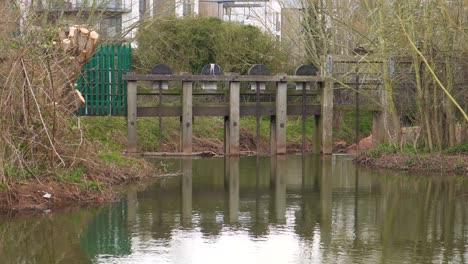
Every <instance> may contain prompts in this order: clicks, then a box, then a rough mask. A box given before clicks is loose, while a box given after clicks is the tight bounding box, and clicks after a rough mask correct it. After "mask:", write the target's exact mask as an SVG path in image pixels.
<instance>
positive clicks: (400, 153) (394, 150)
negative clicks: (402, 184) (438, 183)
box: [356, 144, 468, 175]
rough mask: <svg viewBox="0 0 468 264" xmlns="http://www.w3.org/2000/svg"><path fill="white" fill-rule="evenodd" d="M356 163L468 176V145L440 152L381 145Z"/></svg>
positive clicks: (361, 156) (363, 154)
mask: <svg viewBox="0 0 468 264" xmlns="http://www.w3.org/2000/svg"><path fill="white" fill-rule="evenodd" d="M356 162H357V163H358V164H360V165H363V166H369V167H376V168H386V169H398V170H410V171H419V172H431V173H441V174H442V175H444V174H447V173H450V174H457V175H468V144H462V145H457V146H455V147H452V148H448V149H445V150H443V151H438V152H429V151H428V150H417V149H414V148H413V147H412V146H403V147H396V146H393V145H381V146H379V147H378V148H376V149H374V150H372V151H370V152H368V153H362V154H361V155H360V156H359V157H357V158H356Z"/></svg>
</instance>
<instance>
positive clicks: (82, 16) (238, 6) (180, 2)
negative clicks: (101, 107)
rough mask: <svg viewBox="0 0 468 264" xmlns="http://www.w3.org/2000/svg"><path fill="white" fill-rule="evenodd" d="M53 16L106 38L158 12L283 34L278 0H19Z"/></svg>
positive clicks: (123, 34)
mask: <svg viewBox="0 0 468 264" xmlns="http://www.w3.org/2000/svg"><path fill="white" fill-rule="evenodd" d="M18 1H19V2H21V3H22V4H23V5H24V6H33V8H34V11H35V12H37V13H40V14H44V13H47V14H48V16H47V17H48V18H49V19H57V18H61V20H62V21H65V22H67V21H70V23H75V24H76V23H86V24H94V28H95V29H97V30H98V31H99V32H100V34H101V36H102V37H103V38H107V39H115V40H119V39H120V40H121V39H123V38H126V39H132V38H133V37H134V36H135V34H136V26H137V24H138V23H137V22H138V21H140V20H141V19H143V18H145V17H154V16H177V17H183V16H191V15H200V16H208V17H217V18H220V19H223V20H225V21H235V22H238V23H242V24H245V25H253V26H256V27H259V28H261V29H262V30H264V31H265V32H268V33H270V34H272V35H273V36H275V37H276V38H278V39H279V38H280V37H281V6H280V4H279V2H278V0H271V1H268V0H251V1H249V0H238V1H229V0H34V1H33V0H18Z"/></svg>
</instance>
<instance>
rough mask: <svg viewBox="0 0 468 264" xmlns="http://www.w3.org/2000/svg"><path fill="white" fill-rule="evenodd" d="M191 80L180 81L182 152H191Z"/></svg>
mask: <svg viewBox="0 0 468 264" xmlns="http://www.w3.org/2000/svg"><path fill="white" fill-rule="evenodd" d="M192 118H193V115H192V82H182V124H181V125H182V152H183V153H192V129H193V126H192Z"/></svg>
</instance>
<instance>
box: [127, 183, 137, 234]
mask: <svg viewBox="0 0 468 264" xmlns="http://www.w3.org/2000/svg"><path fill="white" fill-rule="evenodd" d="M137 203H138V201H137V191H136V188H135V187H130V189H128V191H127V222H128V223H135V221H136V216H137ZM130 226H131V225H130Z"/></svg>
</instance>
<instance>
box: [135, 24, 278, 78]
mask: <svg viewBox="0 0 468 264" xmlns="http://www.w3.org/2000/svg"><path fill="white" fill-rule="evenodd" d="M137 41H138V49H137V52H136V56H137V64H138V65H137V68H139V69H140V70H142V71H144V72H147V71H148V70H150V69H151V68H152V67H153V66H154V65H155V64H157V63H165V64H168V65H169V66H170V67H171V68H172V69H173V71H174V72H182V71H185V72H192V73H194V74H198V73H200V71H201V69H202V67H203V66H204V65H206V64H209V63H217V64H219V65H220V66H221V67H222V68H223V70H224V72H237V73H246V72H247V70H248V69H249V68H250V66H252V65H253V64H265V65H267V66H268V67H269V68H270V70H272V72H279V71H281V70H282V64H283V62H284V61H286V55H285V53H283V52H281V51H280V49H279V44H278V43H277V41H276V40H275V39H273V38H272V37H271V36H270V35H268V34H266V33H263V32H262V31H261V30H260V29H259V28H257V27H253V26H245V25H241V24H237V23H230V22H224V21H221V20H219V19H216V18H206V17H184V18H164V19H158V18H156V19H152V20H149V21H146V22H145V23H143V24H142V25H141V26H140V27H139V31H138V35H137Z"/></svg>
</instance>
